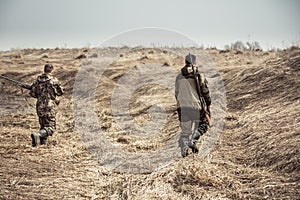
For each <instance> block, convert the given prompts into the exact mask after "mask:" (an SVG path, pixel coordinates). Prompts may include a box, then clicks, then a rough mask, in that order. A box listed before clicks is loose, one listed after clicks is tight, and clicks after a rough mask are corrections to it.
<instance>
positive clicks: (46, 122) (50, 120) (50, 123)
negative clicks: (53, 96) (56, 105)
mask: <svg viewBox="0 0 300 200" xmlns="http://www.w3.org/2000/svg"><path fill="white" fill-rule="evenodd" d="M41 122H42V123H41V129H40V131H39V132H40V135H41V137H40V139H41V141H40V143H41V145H44V144H46V142H47V138H48V136H52V134H53V133H54V131H55V128H56V121H55V117H53V116H50V117H49V116H47V117H44V118H43V119H41Z"/></svg>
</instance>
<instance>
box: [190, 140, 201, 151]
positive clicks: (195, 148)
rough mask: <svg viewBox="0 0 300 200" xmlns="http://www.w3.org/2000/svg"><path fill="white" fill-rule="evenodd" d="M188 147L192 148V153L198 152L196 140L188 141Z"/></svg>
mask: <svg viewBox="0 0 300 200" xmlns="http://www.w3.org/2000/svg"><path fill="white" fill-rule="evenodd" d="M189 147H190V148H191V149H192V152H193V153H198V152H199V149H198V147H197V146H196V142H192V141H191V142H190V143H189Z"/></svg>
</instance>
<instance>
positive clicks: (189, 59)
mask: <svg viewBox="0 0 300 200" xmlns="http://www.w3.org/2000/svg"><path fill="white" fill-rule="evenodd" d="M185 62H187V63H189V64H193V65H194V64H195V63H196V56H195V55H193V54H190V53H189V54H188V55H186V56H185Z"/></svg>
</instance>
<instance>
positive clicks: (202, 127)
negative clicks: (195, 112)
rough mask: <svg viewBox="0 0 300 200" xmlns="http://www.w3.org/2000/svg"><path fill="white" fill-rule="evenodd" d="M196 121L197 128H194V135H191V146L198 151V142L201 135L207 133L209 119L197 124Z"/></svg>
mask: <svg viewBox="0 0 300 200" xmlns="http://www.w3.org/2000/svg"><path fill="white" fill-rule="evenodd" d="M195 123H196V127H198V128H196V130H194V132H193V134H192V136H191V140H190V142H189V147H190V148H191V149H192V152H193V153H198V152H199V149H198V147H197V146H196V142H197V141H198V140H199V138H200V136H202V135H203V134H204V133H206V131H207V129H208V123H207V121H200V122H199V123H198V126H197V122H195Z"/></svg>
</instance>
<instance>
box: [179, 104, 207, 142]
mask: <svg viewBox="0 0 300 200" xmlns="http://www.w3.org/2000/svg"><path fill="white" fill-rule="evenodd" d="M179 119H180V128H181V134H180V138H179V146H180V147H185V146H187V145H188V144H189V143H196V142H197V140H198V139H199V138H200V136H202V135H203V134H204V133H206V131H207V129H208V122H207V121H206V120H205V118H204V116H202V115H201V113H200V112H199V111H198V110H194V109H190V108H185V109H181V112H180V117H179Z"/></svg>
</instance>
